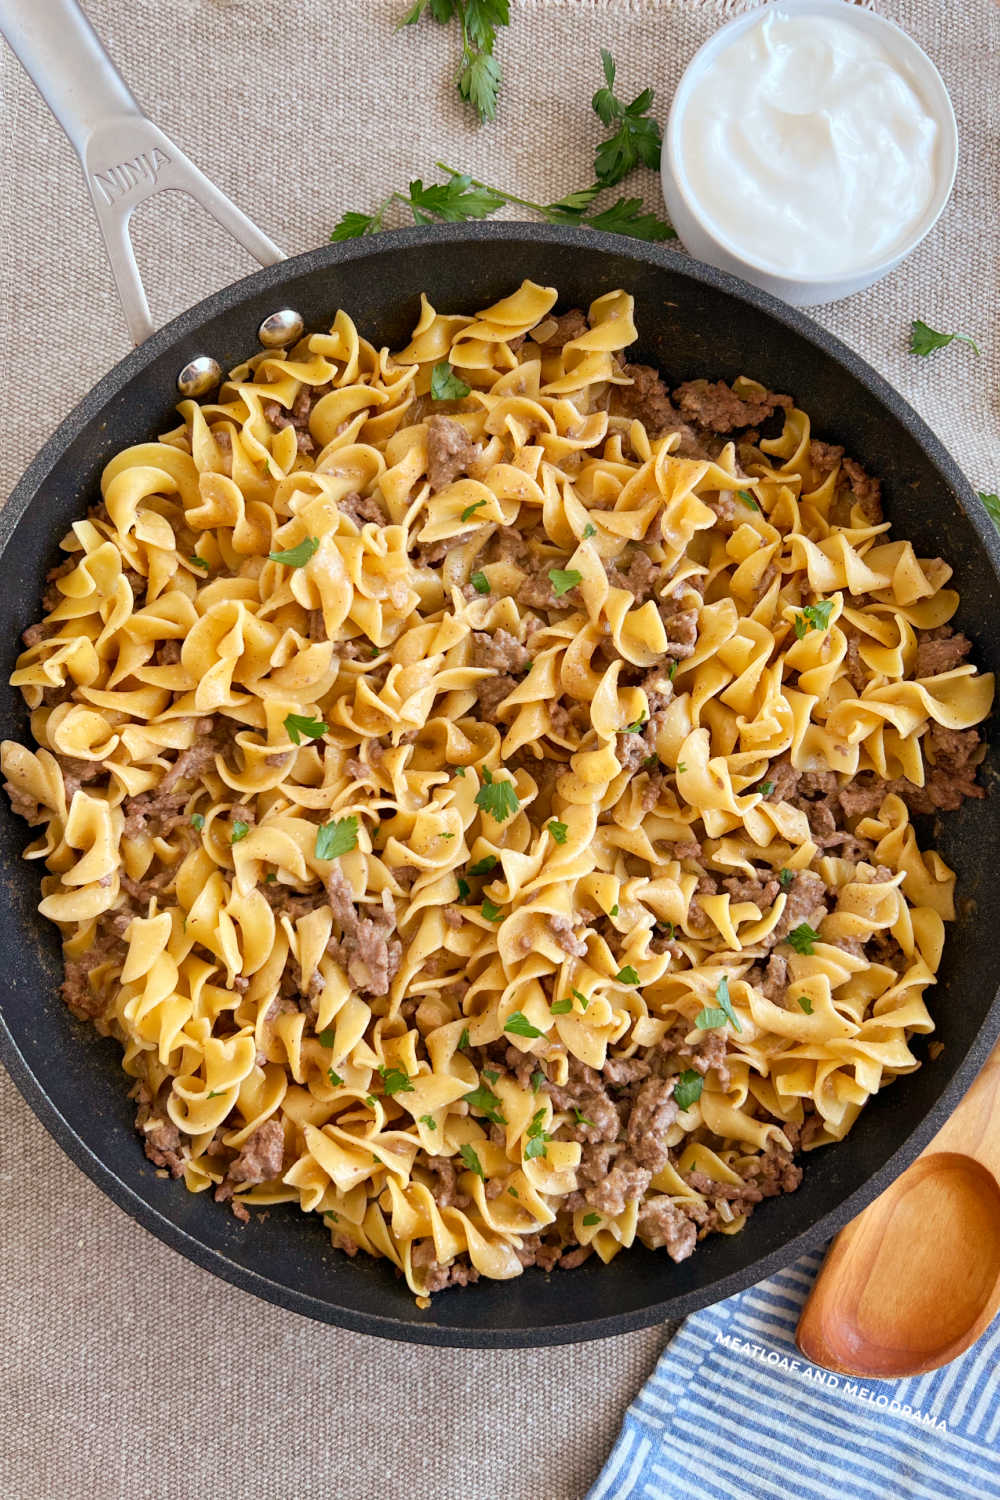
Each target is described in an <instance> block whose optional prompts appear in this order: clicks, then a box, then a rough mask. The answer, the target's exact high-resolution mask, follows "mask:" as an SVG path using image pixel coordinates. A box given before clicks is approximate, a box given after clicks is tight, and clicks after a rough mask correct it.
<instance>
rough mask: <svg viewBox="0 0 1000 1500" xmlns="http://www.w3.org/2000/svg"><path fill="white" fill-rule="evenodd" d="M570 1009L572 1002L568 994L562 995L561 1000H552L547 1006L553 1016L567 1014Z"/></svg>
mask: <svg viewBox="0 0 1000 1500" xmlns="http://www.w3.org/2000/svg"><path fill="white" fill-rule="evenodd" d="M572 1009H573V1002H572V1000H570V999H569V997H568V996H566V997H564V998H563V999H562V1000H553V1002H552V1004H551V1005H550V1006H549V1010H550V1011H551V1012H552V1014H553V1015H554V1016H568V1015H569V1013H570V1011H571V1010H572Z"/></svg>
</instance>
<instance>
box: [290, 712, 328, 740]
mask: <svg viewBox="0 0 1000 1500" xmlns="http://www.w3.org/2000/svg"><path fill="white" fill-rule="evenodd" d="M329 727H330V726H329V725H328V724H324V723H323V720H322V719H310V717H309V715H308V714H288V715H287V716H286V718H285V729H286V731H287V733H288V738H289V739H290V740H291V742H292V744H293V745H301V743H302V736H303V735H305V736H306V738H307V739H310V740H318V739H320V738H322V736H323V735H324V734H326V731H327V729H328V728H329Z"/></svg>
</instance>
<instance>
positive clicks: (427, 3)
mask: <svg viewBox="0 0 1000 1500" xmlns="http://www.w3.org/2000/svg"><path fill="white" fill-rule="evenodd" d="M425 11H427V12H428V14H429V15H431V16H432V17H433V18H434V20H435V21H437V23H438V25H439V26H447V24H448V22H449V21H453V20H457V21H458V24H459V27H460V28H461V33H462V62H461V66H460V68H459V73H458V77H457V78H456V80H455V85H456V87H457V89H458V92H459V93H460V94H461V96H462V98H463V99H467V100H468V101H469V103H470V104H471V105H472V107H473V108H474V109H475V111H476V113H477V114H478V115H479V118H480V119H481V120H483V121H486V120H492V119H495V118H496V112H497V95H498V94H499V92H500V84H501V81H502V78H503V74H502V72H501V68H500V64H499V62H498V61H497V59H496V58H495V57H494V56H493V48H494V46H495V45H496V38H497V27H499V26H509V25H510V0H416V3H415V4H414V5H413V6H412V7H411V8H410V9H409V10H408V11H407V12H406V15H405V16H403V17H402V19H401V20H400V22H399V24H398V26H397V27H396V30H397V31H401V30H402V28H403V27H404V26H415V25H416V24H417V22H418V21H419V20H420V18H421V16H422V15H423V14H424V12H425Z"/></svg>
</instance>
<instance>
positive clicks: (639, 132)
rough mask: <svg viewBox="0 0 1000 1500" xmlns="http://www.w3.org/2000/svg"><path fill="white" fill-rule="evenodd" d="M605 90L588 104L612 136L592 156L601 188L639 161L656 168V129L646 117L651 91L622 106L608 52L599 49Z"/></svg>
mask: <svg viewBox="0 0 1000 1500" xmlns="http://www.w3.org/2000/svg"><path fill="white" fill-rule="evenodd" d="M601 62H602V63H603V65H604V80H605V87H604V88H601V89H598V90H597V93H596V94H595V95H594V97H593V100H592V101H591V105H592V108H593V110H594V113H595V114H596V115H597V117H598V119H599V120H600V122H601V124H602V125H606V126H607V127H608V128H609V129H610V128H611V127H615V133H614V135H612V136H609V137H608V139H607V140H606V141H602V142H601V144H600V146H598V148H597V154H596V155H595V157H594V172H595V174H596V176H597V180H598V182H599V183H600V184H601V186H602V187H612V186H613V185H614V184H615V183H616V182H621V180H622V178H623V177H626V176H627V175H628V173H629V172H631V170H632V168H633V167H635V166H637V165H638V163H639V162H642V164H643V166H646V167H652V168H653V169H654V171H655V170H656V169H657V168H658V167H659V165H660V127H659V125H658V124H657V123H656V121H655V120H651V119H648V118H646V117H647V115H648V112H649V109H650V106H651V105H652V103H653V90H652V89H643V91H642V93H641V94H637V95H636V97H635V98H634V99H633V100H632V103H631V104H628V105H626V104H623V103H622V101H621V100H620V99H619V98H618V97H617V95H616V94H615V91H614V87H615V64H614V59H613V58H612V56H611V54H610V52H607V51H605V49H604V48H603V47H602V48H601Z"/></svg>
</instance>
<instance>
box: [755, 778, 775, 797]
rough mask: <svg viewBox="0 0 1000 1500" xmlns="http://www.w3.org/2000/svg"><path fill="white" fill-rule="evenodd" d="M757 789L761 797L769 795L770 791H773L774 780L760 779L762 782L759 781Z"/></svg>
mask: <svg viewBox="0 0 1000 1500" xmlns="http://www.w3.org/2000/svg"><path fill="white" fill-rule="evenodd" d="M757 791H758V792H760V795H761V796H762V797H770V795H771V793H772V792H773V791H774V782H773V781H762V782H760V783H759V784H758V786H757Z"/></svg>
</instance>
